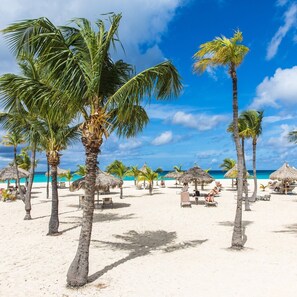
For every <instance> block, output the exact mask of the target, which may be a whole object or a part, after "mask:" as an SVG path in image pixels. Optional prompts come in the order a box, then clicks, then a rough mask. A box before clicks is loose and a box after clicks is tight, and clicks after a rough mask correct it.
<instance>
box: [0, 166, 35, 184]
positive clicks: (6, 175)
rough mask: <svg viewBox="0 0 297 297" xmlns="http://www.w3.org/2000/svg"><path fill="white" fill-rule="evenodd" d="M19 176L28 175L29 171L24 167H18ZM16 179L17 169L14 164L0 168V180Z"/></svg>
mask: <svg viewBox="0 0 297 297" xmlns="http://www.w3.org/2000/svg"><path fill="white" fill-rule="evenodd" d="M18 172H19V178H23V177H28V176H29V174H30V173H29V172H28V171H27V170H25V169H22V168H18ZM11 179H15V180H16V179H17V171H16V167H15V166H7V167H5V168H3V169H1V170H0V180H3V181H5V180H11Z"/></svg>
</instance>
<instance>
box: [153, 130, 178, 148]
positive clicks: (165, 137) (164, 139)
mask: <svg viewBox="0 0 297 297" xmlns="http://www.w3.org/2000/svg"><path fill="white" fill-rule="evenodd" d="M172 141H173V134H172V132H171V131H165V132H163V133H161V134H160V135H159V136H158V137H156V138H155V139H154V140H153V141H152V144H153V145H163V144H167V143H170V142H172Z"/></svg>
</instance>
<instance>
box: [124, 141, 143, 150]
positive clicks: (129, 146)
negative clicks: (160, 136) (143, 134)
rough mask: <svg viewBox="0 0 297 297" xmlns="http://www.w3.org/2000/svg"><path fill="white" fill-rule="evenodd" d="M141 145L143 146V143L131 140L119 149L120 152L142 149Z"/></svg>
mask: <svg viewBox="0 0 297 297" xmlns="http://www.w3.org/2000/svg"><path fill="white" fill-rule="evenodd" d="M141 145H142V142H141V141H139V140H137V139H131V140H128V141H127V142H125V143H121V144H120V145H119V149H120V150H132V149H135V148H138V147H140V146H141Z"/></svg>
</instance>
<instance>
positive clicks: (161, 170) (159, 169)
mask: <svg viewBox="0 0 297 297" xmlns="http://www.w3.org/2000/svg"><path fill="white" fill-rule="evenodd" d="M155 172H157V173H158V175H159V174H160V173H162V172H163V169H162V168H161V167H158V168H157V169H156V170H155ZM161 179H162V177H161ZM158 180H159V178H158V179H157V186H158Z"/></svg>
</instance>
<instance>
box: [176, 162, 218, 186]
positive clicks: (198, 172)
mask: <svg viewBox="0 0 297 297" xmlns="http://www.w3.org/2000/svg"><path fill="white" fill-rule="evenodd" d="M179 181H181V182H183V183H188V182H192V181H197V182H200V183H202V182H204V183H211V182H212V181H214V178H213V177H212V176H211V175H210V174H209V173H207V172H205V171H204V170H203V169H201V168H200V167H199V166H195V167H193V168H190V169H189V170H187V171H186V172H184V173H183V175H182V176H181V177H180V178H179Z"/></svg>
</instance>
